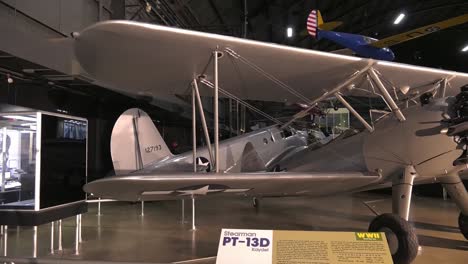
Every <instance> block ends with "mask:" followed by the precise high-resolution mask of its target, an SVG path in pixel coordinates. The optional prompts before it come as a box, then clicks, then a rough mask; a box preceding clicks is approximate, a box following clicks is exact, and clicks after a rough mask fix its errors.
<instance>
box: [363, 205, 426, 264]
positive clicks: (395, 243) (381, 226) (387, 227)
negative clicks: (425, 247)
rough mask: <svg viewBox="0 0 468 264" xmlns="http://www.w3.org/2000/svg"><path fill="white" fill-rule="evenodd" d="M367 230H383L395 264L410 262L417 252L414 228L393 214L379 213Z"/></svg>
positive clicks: (417, 245)
mask: <svg viewBox="0 0 468 264" xmlns="http://www.w3.org/2000/svg"><path fill="white" fill-rule="evenodd" d="M369 232H384V233H385V236H386V238H387V242H388V246H389V248H390V253H391V254H392V258H393V262H394V263H395V264H406V263H411V261H413V260H414V259H415V258H416V255H417V254H418V248H419V242H418V237H417V236H416V230H415V229H414V228H413V227H412V226H411V225H410V224H409V223H408V221H406V220H405V219H403V218H401V217H399V216H398V215H395V214H381V215H379V216H377V217H376V218H374V220H372V222H371V223H370V225H369Z"/></svg>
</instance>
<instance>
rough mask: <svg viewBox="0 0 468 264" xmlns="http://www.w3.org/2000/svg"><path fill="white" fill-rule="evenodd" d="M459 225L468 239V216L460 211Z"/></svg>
mask: <svg viewBox="0 0 468 264" xmlns="http://www.w3.org/2000/svg"><path fill="white" fill-rule="evenodd" d="M458 227H459V228H460V232H461V233H462V235H463V236H464V237H465V238H466V239H468V216H466V215H464V214H463V213H460V216H459V217H458Z"/></svg>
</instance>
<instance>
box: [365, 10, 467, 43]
mask: <svg viewBox="0 0 468 264" xmlns="http://www.w3.org/2000/svg"><path fill="white" fill-rule="evenodd" d="M466 22H468V14H465V15H462V16H458V17H454V18H451V19H448V20H444V21H441V22H437V23H434V24H431V25H427V26H424V27H420V28H417V29H413V30H410V31H407V32H405V33H401V34H398V35H394V36H391V37H387V38H384V39H381V40H378V41H376V42H373V43H371V44H370V45H371V46H374V47H377V48H385V47H390V46H393V45H396V44H399V43H402V42H405V41H408V40H412V39H415V38H419V37H422V36H425V35H428V34H431V33H434V32H437V31H439V30H442V29H445V28H449V27H453V26H457V25H460V24H463V23H466Z"/></svg>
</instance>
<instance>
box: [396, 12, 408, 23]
mask: <svg viewBox="0 0 468 264" xmlns="http://www.w3.org/2000/svg"><path fill="white" fill-rule="evenodd" d="M405 16H406V15H405V14H403V13H400V14H399V15H398V16H397V18H396V19H395V21H393V24H395V25H398V24H400V22H401V21H402V20H403V19H404V18H405Z"/></svg>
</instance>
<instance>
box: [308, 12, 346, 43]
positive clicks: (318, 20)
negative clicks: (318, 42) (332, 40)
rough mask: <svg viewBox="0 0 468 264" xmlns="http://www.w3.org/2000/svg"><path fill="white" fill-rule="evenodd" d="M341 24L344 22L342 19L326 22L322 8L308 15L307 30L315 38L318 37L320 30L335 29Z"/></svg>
mask: <svg viewBox="0 0 468 264" xmlns="http://www.w3.org/2000/svg"><path fill="white" fill-rule="evenodd" d="M341 24H343V22H341V21H332V22H327V23H324V22H323V18H322V14H321V13H320V10H312V12H310V14H309V16H308V17H307V32H309V34H310V35H311V36H312V37H314V38H315V37H317V34H318V30H333V29H335V28H337V27H339V26H341Z"/></svg>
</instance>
